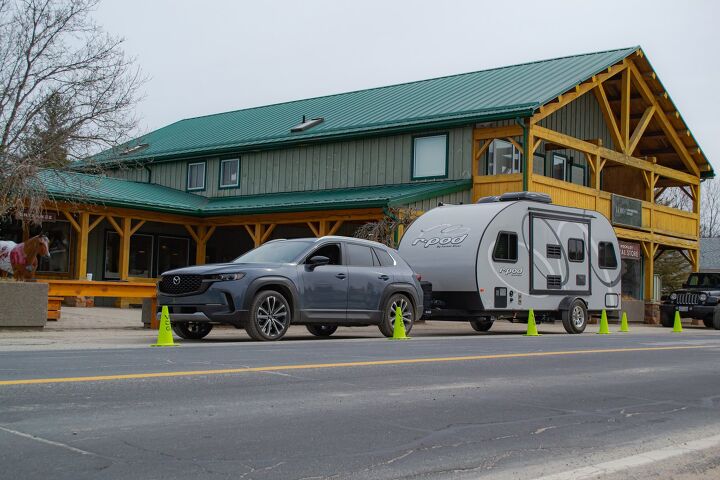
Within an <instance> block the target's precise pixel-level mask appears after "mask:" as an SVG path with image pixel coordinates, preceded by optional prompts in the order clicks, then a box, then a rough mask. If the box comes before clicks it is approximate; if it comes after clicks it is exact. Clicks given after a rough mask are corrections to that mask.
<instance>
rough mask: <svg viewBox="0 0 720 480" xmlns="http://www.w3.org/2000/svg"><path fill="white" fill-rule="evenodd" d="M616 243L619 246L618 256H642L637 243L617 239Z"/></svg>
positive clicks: (633, 257) (628, 257)
mask: <svg viewBox="0 0 720 480" xmlns="http://www.w3.org/2000/svg"><path fill="white" fill-rule="evenodd" d="M618 245H619V246H620V258H624V259H626V260H640V259H641V258H642V251H641V249H640V244H639V243H635V242H625V241H623V240H618Z"/></svg>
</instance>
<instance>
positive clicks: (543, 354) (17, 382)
mask: <svg viewBox="0 0 720 480" xmlns="http://www.w3.org/2000/svg"><path fill="white" fill-rule="evenodd" d="M698 348H710V345H691V346H682V347H679V346H676V347H643V348H604V349H599V350H568V351H559V352H529V353H500V354H494V355H469V356H464V357H430V358H406V359H398V360H369V361H365V362H341V363H306V364H299V365H271V366H266V367H246V368H224V369H219V370H188V371H180V372H154V373H128V374H121V375H96V376H92V377H64V378H63V377H60V378H29V379H22V380H1V381H0V386H2V385H35V384H43V383H75V382H102V381H110V380H134V379H143V378H167V377H190V376H198V375H226V374H233V373H252V372H275V371H280V370H283V371H284V370H312V369H319V368H349V367H370V366H378V365H411V364H416V363H441V362H468V361H473V360H493V359H503V358H528V357H553V356H561V355H586V354H593V353H627V352H656V351H660V350H690V349H698Z"/></svg>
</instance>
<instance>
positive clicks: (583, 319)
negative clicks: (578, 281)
mask: <svg viewBox="0 0 720 480" xmlns="http://www.w3.org/2000/svg"><path fill="white" fill-rule="evenodd" d="M587 321H588V311H587V307H586V306H585V302H583V301H582V300H580V299H579V298H576V299H575V300H573V301H572V302H571V303H570V307H569V308H568V309H567V310H563V311H562V323H563V327H565V331H566V332H567V333H582V332H584V331H585V327H587Z"/></svg>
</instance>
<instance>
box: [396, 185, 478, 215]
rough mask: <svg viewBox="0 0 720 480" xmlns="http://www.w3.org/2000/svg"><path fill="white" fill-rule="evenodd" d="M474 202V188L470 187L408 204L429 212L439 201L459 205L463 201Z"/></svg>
mask: <svg viewBox="0 0 720 480" xmlns="http://www.w3.org/2000/svg"><path fill="white" fill-rule="evenodd" d="M471 202H472V189H468V190H465V191H462V192H455V193H449V194H447V195H441V196H439V197H433V198H428V199H425V200H421V201H419V202H412V203H408V204H407V206H408V207H410V208H416V209H418V210H422V211H423V212H427V211H428V210H430V209H432V208H435V207H437V206H438V203H446V204H453V205H459V204H461V203H471Z"/></svg>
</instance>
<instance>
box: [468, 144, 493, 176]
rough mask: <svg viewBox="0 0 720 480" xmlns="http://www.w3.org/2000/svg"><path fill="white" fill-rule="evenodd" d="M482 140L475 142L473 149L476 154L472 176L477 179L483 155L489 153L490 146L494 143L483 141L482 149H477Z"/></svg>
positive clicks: (474, 155) (474, 154)
mask: <svg viewBox="0 0 720 480" xmlns="http://www.w3.org/2000/svg"><path fill="white" fill-rule="evenodd" d="M479 141H480V140H473V148H474V149H475V153H473V164H472V174H473V177H476V176H478V175H480V159H481V158H482V156H483V154H484V153H485V152H486V151H487V149H488V148H490V144H491V143H492V140H482V142H483V143H482V145H481V146H480V148H478V147H477V145H478V142H479Z"/></svg>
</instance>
